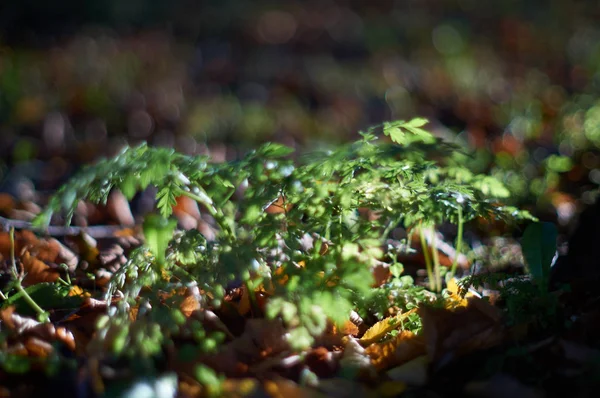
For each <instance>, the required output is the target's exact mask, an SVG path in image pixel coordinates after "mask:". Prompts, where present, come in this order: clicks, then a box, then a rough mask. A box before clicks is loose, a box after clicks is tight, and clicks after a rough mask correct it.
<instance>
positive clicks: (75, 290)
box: [69, 285, 92, 297]
mask: <svg viewBox="0 0 600 398" xmlns="http://www.w3.org/2000/svg"><path fill="white" fill-rule="evenodd" d="M69 296H83V297H92V295H91V294H90V292H86V291H84V290H83V289H82V288H81V287H79V286H77V285H73V286H71V289H69Z"/></svg>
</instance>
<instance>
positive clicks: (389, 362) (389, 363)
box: [366, 330, 426, 370]
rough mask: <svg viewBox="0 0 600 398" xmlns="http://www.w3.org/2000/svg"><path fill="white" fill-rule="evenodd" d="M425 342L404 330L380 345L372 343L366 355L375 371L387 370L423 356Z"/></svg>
mask: <svg viewBox="0 0 600 398" xmlns="http://www.w3.org/2000/svg"><path fill="white" fill-rule="evenodd" d="M425 352H426V350H425V341H424V340H423V339H422V338H421V337H419V336H416V335H415V334H414V333H412V332H410V331H408V330H404V331H402V332H400V333H399V334H398V335H397V336H396V337H394V338H392V339H390V340H389V341H385V342H382V343H373V344H371V345H370V346H368V347H367V349H366V353H367V355H369V357H370V358H371V363H372V364H373V366H375V368H376V369H377V370H384V369H389V368H391V367H393V366H397V365H399V364H403V363H405V362H408V361H410V360H412V359H414V358H416V357H418V356H420V355H423V354H425Z"/></svg>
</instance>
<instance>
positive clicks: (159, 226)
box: [143, 214, 177, 266]
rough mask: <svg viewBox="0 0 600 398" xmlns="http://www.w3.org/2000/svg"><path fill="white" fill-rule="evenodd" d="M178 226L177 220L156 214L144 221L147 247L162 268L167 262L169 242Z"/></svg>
mask: <svg viewBox="0 0 600 398" xmlns="http://www.w3.org/2000/svg"><path fill="white" fill-rule="evenodd" d="M176 226H177V221H176V220H174V219H167V218H164V217H161V216H159V215H156V214H150V215H148V216H147V217H146V218H145V219H144V226H143V229H144V237H145V239H146V245H147V246H148V248H149V249H150V251H151V252H152V254H154V256H155V257H156V261H157V262H158V264H159V265H161V266H162V265H163V264H164V262H165V251H166V250H167V246H168V245H169V241H170V240H171V239H172V238H173V231H174V230H175V227H176Z"/></svg>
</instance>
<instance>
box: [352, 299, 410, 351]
mask: <svg viewBox="0 0 600 398" xmlns="http://www.w3.org/2000/svg"><path fill="white" fill-rule="evenodd" d="M415 311H416V308H413V309H412V310H410V311H408V312H405V313H401V314H398V315H396V316H392V317H389V318H385V319H384V320H382V321H379V322H377V323H376V324H375V325H373V326H371V327H370V328H369V330H367V331H366V332H365V334H364V335H363V336H362V337H361V338H360V340H359V342H360V344H361V345H363V346H368V345H370V344H372V343H375V342H376V341H378V340H380V339H381V338H382V337H384V336H385V335H386V334H388V333H389V332H391V331H392V330H395V329H398V328H400V327H401V326H402V321H403V320H404V319H405V318H406V317H407V316H408V315H410V314H412V313H414V312H415Z"/></svg>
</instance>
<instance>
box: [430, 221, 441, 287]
mask: <svg viewBox="0 0 600 398" xmlns="http://www.w3.org/2000/svg"><path fill="white" fill-rule="evenodd" d="M435 240H436V233H435V227H434V228H431V253H432V255H433V267H434V270H435V291H436V292H438V293H439V292H440V291H441V290H442V275H441V267H440V254H439V253H438V250H437V245H436V243H435Z"/></svg>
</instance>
